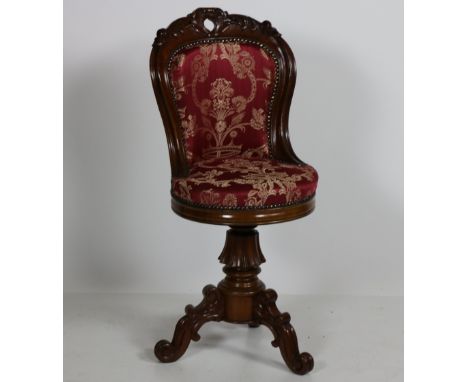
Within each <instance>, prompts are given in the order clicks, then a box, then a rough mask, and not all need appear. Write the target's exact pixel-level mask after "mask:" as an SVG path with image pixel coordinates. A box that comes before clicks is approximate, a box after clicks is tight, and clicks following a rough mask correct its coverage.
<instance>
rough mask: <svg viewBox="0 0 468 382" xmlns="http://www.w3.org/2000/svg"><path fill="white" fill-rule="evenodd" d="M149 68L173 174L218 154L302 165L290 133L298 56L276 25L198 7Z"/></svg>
mask: <svg viewBox="0 0 468 382" xmlns="http://www.w3.org/2000/svg"><path fill="white" fill-rule="evenodd" d="M206 20H210V21H211V22H212V27H211V28H208V27H207V26H205V23H206ZM150 70H151V78H152V82H153V88H154V91H155V94H156V99H157V102H158V106H159V110H160V113H161V116H162V119H163V123H164V127H165V131H166V136H167V140H168V146H169V154H170V159H171V169H172V175H173V176H177V177H180V176H185V175H186V174H187V173H188V169H189V167H190V165H191V164H192V163H193V162H195V161H198V160H200V159H206V158H212V157H226V156H233V155H242V156H244V157H256V158H258V157H268V156H269V157H272V158H275V159H279V160H283V161H287V162H291V163H302V162H301V161H300V160H299V159H298V158H297V156H296V155H295V154H294V152H293V150H292V148H291V145H290V142H289V136H288V117H289V106H290V103H291V98H292V94H293V91H294V85H295V79H296V69H295V61H294V56H293V54H292V51H291V49H290V48H289V46H288V45H287V43H286V42H285V41H284V40H283V39H282V38H281V35H280V34H279V33H278V31H277V30H276V29H274V28H273V27H272V26H271V24H270V22H268V21H264V22H262V23H260V22H258V21H256V20H254V19H252V18H250V17H247V16H242V15H229V14H228V13H227V12H224V11H222V10H221V9H218V8H199V9H197V10H195V11H194V12H192V13H191V14H189V15H188V16H186V17H183V18H180V19H178V20H176V21H174V22H173V23H171V24H170V25H169V27H168V28H167V29H160V30H159V31H158V33H157V36H156V39H155V41H154V44H153V50H152V53H151V59H150Z"/></svg>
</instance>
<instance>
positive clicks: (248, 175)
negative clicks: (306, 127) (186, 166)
mask: <svg viewBox="0 0 468 382" xmlns="http://www.w3.org/2000/svg"><path fill="white" fill-rule="evenodd" d="M317 181H318V174H317V172H316V171H315V169H314V168H312V167H311V166H309V165H295V164H287V163H283V162H279V161H276V160H271V159H246V158H240V157H234V158H225V159H220V158H214V159H209V160H204V161H199V162H196V163H195V164H194V165H193V166H192V168H191V170H190V173H189V175H188V177H186V178H173V179H172V195H173V196H174V197H175V198H176V199H178V200H181V201H183V202H187V203H190V204H195V205H199V206H201V207H208V208H227V209H241V208H265V207H278V206H284V205H289V204H295V203H298V202H301V201H306V200H308V199H310V198H311V197H312V196H313V195H314V193H315V190H316V188H317Z"/></svg>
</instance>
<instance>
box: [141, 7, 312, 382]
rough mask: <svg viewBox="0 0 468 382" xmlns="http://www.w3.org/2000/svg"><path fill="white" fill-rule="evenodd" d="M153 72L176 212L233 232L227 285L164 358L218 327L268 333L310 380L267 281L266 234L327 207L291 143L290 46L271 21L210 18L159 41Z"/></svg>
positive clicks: (180, 330)
mask: <svg viewBox="0 0 468 382" xmlns="http://www.w3.org/2000/svg"><path fill="white" fill-rule="evenodd" d="M207 20H209V21H208V23H209V22H211V27H210V26H208V25H207V24H208V23H207ZM150 69H151V79H152V82H153V88H154V92H155V95H156V99H157V103H158V106H159V110H160V113H161V116H162V120H163V123H164V128H165V131H166V135H167V141H168V146H169V155H170V163H171V170H172V183H171V186H172V187H171V194H172V209H173V210H174V212H175V213H176V214H178V215H180V216H182V217H184V218H186V219H190V220H194V221H197V222H201V223H209V224H221V225H228V226H230V229H229V230H228V231H227V235H226V244H225V246H224V249H223V251H222V252H221V255H220V256H219V260H220V262H221V263H223V264H225V266H224V268H223V271H224V272H225V273H226V277H225V278H224V280H222V281H221V282H220V283H219V284H218V286H217V287H215V286H213V285H207V286H206V287H205V288H204V289H203V295H204V298H203V300H202V302H201V303H200V304H199V305H197V306H195V307H194V306H192V305H188V306H187V307H186V308H185V313H186V315H185V316H184V317H182V318H181V319H180V320H179V322H178V323H177V325H176V328H175V333H174V337H173V339H172V341H171V342H169V341H166V340H162V341H159V342H158V343H157V344H156V346H155V349H154V352H155V354H156V357H157V358H158V359H159V360H160V361H162V362H173V361H176V360H177V359H179V358H180V357H181V356H182V355H183V354H184V353H185V351H186V350H187V347H188V345H189V343H190V341H191V340H194V341H197V340H199V338H200V337H199V335H198V330H199V329H200V327H201V326H202V325H203V324H205V323H206V322H208V321H227V322H231V323H238V324H249V326H251V327H256V326H259V325H260V324H262V325H265V326H267V327H268V328H269V329H270V330H271V331H272V332H273V336H274V340H273V342H272V345H273V346H275V347H279V348H280V351H281V355H282V356H283V358H284V361H285V362H286V364H287V365H288V367H289V368H290V369H291V370H292V371H293V372H294V373H297V374H306V373H308V372H309V371H310V370H312V368H313V365H314V361H313V358H312V356H311V355H310V354H309V353H300V352H299V349H298V343H297V338H296V334H295V332H294V329H293V327H292V326H291V324H290V316H289V314H288V313H280V311H279V310H278V308H277V307H276V304H275V302H276V299H277V294H276V292H275V291H274V290H272V289H265V285H264V284H263V282H262V281H260V280H259V279H258V277H257V275H258V273H259V272H260V264H261V263H263V262H265V258H264V257H263V254H262V252H261V250H260V246H259V240H258V232H257V231H256V230H255V227H256V226H257V225H261V224H272V223H281V222H285V221H289V220H293V219H297V218H301V217H303V216H306V215H308V214H310V213H311V212H312V211H313V209H314V206H315V202H314V196H315V190H316V188H317V180H318V176H317V172H316V171H315V170H314V169H313V168H312V167H311V166H309V165H307V164H305V163H304V162H302V161H301V160H300V159H299V158H298V157H297V156H296V154H295V153H294V152H293V149H292V147H291V144H290V141H289V136H288V114H289V107H290V104H291V98H292V95H293V90H294V85H295V81H296V66H295V61H294V56H293V54H292V51H291V49H290V47H289V46H288V44H287V43H286V42H285V41H284V40H283V39H282V37H281V35H280V34H279V33H278V31H277V30H276V29H274V28H273V27H272V26H271V24H270V22H268V21H264V22H262V23H260V22H258V21H256V20H254V19H252V18H250V17H247V16H242V15H230V14H228V13H227V12H224V11H222V10H221V9H218V8H199V9H197V10H195V11H194V12H192V13H191V14H189V15H188V16H187V17H183V18H180V19H178V20H176V21H174V22H173V23H171V24H170V25H169V27H168V28H167V29H160V30H159V31H158V33H157V36H156V39H155V41H154V44H153V50H152V52H151V59H150Z"/></svg>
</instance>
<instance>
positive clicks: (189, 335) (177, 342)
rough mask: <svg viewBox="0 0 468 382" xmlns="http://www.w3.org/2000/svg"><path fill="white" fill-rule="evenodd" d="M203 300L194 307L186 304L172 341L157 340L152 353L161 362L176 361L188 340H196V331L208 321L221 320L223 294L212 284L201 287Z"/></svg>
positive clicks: (183, 351) (198, 337)
mask: <svg viewBox="0 0 468 382" xmlns="http://www.w3.org/2000/svg"><path fill="white" fill-rule="evenodd" d="M203 296H204V298H203V300H202V302H201V303H200V304H198V305H197V306H196V307H193V306H192V305H187V306H186V307H185V313H186V314H185V316H183V317H182V318H181V319H180V320H179V322H177V325H176V328H175V331H174V337H173V338H172V341H171V342H169V341H167V340H161V341H159V342H158V343H157V344H156V346H155V347H154V354H155V355H156V357H157V358H158V359H159V360H160V361H161V362H174V361H177V360H178V359H179V358H180V357H181V356H182V355H183V354H184V353H185V351H186V350H187V348H188V346H189V344H190V341H191V340H193V341H198V340H199V339H200V336H199V334H198V331H199V330H200V328H201V327H202V325H203V324H205V323H206V322H209V321H221V320H222V319H223V316H224V301H223V296H222V294H221V293H220V291H219V290H218V288H216V287H215V286H214V285H207V286H205V288H203Z"/></svg>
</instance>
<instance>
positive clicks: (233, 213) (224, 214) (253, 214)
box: [171, 198, 315, 226]
mask: <svg viewBox="0 0 468 382" xmlns="http://www.w3.org/2000/svg"><path fill="white" fill-rule="evenodd" d="M171 205H172V210H173V211H174V212H175V213H176V214H177V215H179V216H181V217H183V218H185V219H189V220H194V221H197V222H200V223H210V224H219V225H229V226H245V225H249V224H252V225H261V224H274V223H283V222H286V221H290V220H295V219H299V218H301V217H304V216H307V215H309V214H310V213H312V211H313V210H314V208H315V199H310V200H308V201H306V202H304V203H299V204H293V205H290V206H285V207H273V208H258V209H249V210H247V209H245V210H232V209H231V210H229V209H226V210H223V209H214V208H213V209H210V208H200V207H195V206H191V205H188V204H185V203H182V202H180V201H178V200H177V199H174V198H172V203H171Z"/></svg>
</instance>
